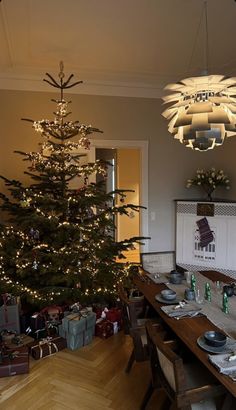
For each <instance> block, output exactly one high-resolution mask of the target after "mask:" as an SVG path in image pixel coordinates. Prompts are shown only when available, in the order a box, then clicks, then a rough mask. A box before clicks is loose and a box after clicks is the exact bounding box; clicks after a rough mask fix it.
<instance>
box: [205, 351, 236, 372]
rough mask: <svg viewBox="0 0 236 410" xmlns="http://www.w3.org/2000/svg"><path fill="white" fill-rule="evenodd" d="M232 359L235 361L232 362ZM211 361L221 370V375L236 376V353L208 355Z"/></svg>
mask: <svg viewBox="0 0 236 410" xmlns="http://www.w3.org/2000/svg"><path fill="white" fill-rule="evenodd" d="M231 357H235V359H233V360H230V358H231ZM208 358H209V361H210V362H211V363H212V364H213V365H214V366H215V367H216V368H217V369H218V370H219V372H220V373H223V374H227V375H230V374H232V373H235V374H236V356H235V355H234V353H230V354H229V353H225V354H217V355H211V354H209V355H208Z"/></svg>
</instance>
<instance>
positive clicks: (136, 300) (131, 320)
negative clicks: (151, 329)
mask: <svg viewBox="0 0 236 410" xmlns="http://www.w3.org/2000/svg"><path fill="white" fill-rule="evenodd" d="M118 293H119V298H120V302H121V306H122V310H123V316H124V322H125V324H126V325H127V327H128V328H131V327H132V328H135V327H137V326H138V319H139V318H142V317H144V316H145V300H144V297H143V296H138V297H131V298H129V297H128V295H127V292H125V290H124V288H123V287H122V286H120V287H119V291H118Z"/></svg>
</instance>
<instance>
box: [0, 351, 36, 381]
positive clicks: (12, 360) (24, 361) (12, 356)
mask: <svg viewBox="0 0 236 410" xmlns="http://www.w3.org/2000/svg"><path fill="white" fill-rule="evenodd" d="M1 357H2V361H1V363H0V377H6V376H15V375H16V374H23V373H28V372H29V353H28V348H27V347H25V346H23V347H16V348H14V349H4V350H2V355H1Z"/></svg>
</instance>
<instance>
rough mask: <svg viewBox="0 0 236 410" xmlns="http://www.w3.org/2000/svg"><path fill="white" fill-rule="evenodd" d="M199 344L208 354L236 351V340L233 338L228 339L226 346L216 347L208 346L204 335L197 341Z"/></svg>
mask: <svg viewBox="0 0 236 410" xmlns="http://www.w3.org/2000/svg"><path fill="white" fill-rule="evenodd" d="M197 344H198V346H199V347H201V348H202V349H203V350H205V351H206V352H208V353H216V354H217V353H231V352H232V351H233V350H235V349H236V340H235V339H232V338H231V337H227V341H226V344H225V345H224V346H219V347H215V346H210V345H208V344H207V343H206V340H205V337H204V335H202V336H200V337H199V338H198V339H197Z"/></svg>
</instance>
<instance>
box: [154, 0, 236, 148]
mask: <svg viewBox="0 0 236 410" xmlns="http://www.w3.org/2000/svg"><path fill="white" fill-rule="evenodd" d="M204 10H205V20H206V38H207V39H208V30H207V2H206V1H205V2H204ZM206 44H207V45H206V61H207V72H208V41H206ZM165 90H167V91H170V92H171V94H170V95H167V96H164V97H163V101H164V104H169V106H168V108H166V110H165V111H164V112H163V113H162V115H163V116H164V117H165V118H166V119H167V120H168V121H169V125H168V131H169V132H170V133H171V134H173V136H174V138H176V139H178V140H179V141H180V142H181V143H182V144H184V145H185V146H186V147H189V148H192V149H194V150H198V151H207V150H209V149H213V148H214V147H216V146H219V145H222V144H223V142H224V140H225V138H228V137H231V136H233V135H236V78H235V77H234V78H228V77H226V76H224V75H202V76H199V77H190V78H185V79H183V80H181V81H180V82H178V83H176V84H169V85H167V86H166V87H165Z"/></svg>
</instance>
